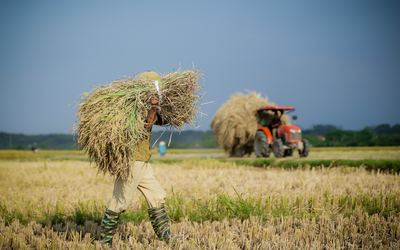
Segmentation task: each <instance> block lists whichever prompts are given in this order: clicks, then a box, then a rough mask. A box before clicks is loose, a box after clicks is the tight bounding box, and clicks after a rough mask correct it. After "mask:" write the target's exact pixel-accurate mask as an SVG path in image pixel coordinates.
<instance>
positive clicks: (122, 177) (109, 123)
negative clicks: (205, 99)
mask: <svg viewBox="0 0 400 250" xmlns="http://www.w3.org/2000/svg"><path fill="white" fill-rule="evenodd" d="M201 76H202V72H198V71H194V70H187V71H183V72H173V73H171V74H169V75H167V76H165V77H163V78H160V76H159V75H158V74H157V73H156V72H150V71H149V72H145V73H143V74H141V75H140V76H139V77H138V78H135V79H130V82H129V81H127V82H114V83H112V84H111V85H110V86H109V87H102V88H100V89H98V90H96V92H94V93H92V94H86V95H84V97H87V99H85V100H84V101H82V102H81V104H80V105H79V109H78V112H77V113H78V115H77V116H78V119H77V120H78V121H79V125H78V128H77V129H75V130H77V131H78V143H79V145H80V146H81V147H83V148H85V149H86V152H87V153H88V154H89V158H91V159H93V160H95V161H96V165H97V167H98V168H99V171H100V172H103V173H109V174H111V175H112V176H115V177H116V179H115V184H114V192H113V195H112V198H111V202H110V204H109V206H108V208H106V210H105V213H104V216H103V219H102V221H101V239H100V241H101V244H102V245H105V244H107V245H111V242H112V238H113V235H114V233H115V232H116V230H117V227H118V223H119V220H120V216H121V214H122V213H123V212H124V211H125V210H126V209H127V208H128V207H129V205H130V203H131V202H132V199H133V196H134V194H135V191H136V189H138V190H139V191H140V192H141V193H142V194H143V195H144V197H145V198H146V201H147V204H148V206H149V210H148V213H149V217H150V220H151V224H152V226H153V229H154V232H155V234H156V235H157V236H158V238H159V239H160V240H162V241H164V242H166V243H167V244H169V243H170V242H171V243H172V244H175V243H176V242H178V241H184V240H186V239H187V238H188V237H189V235H188V234H186V233H185V234H183V235H174V234H171V232H170V222H169V219H168V217H167V213H166V211H165V207H164V204H165V198H166V192H165V190H164V189H163V188H162V186H161V184H160V183H159V182H158V180H157V179H156V177H155V176H154V171H153V168H152V166H151V164H150V163H149V160H150V158H151V153H150V139H151V130H152V126H153V124H156V125H160V126H162V125H166V124H168V125H169V126H170V127H174V128H175V129H182V128H181V126H183V125H184V124H191V125H193V119H194V118H195V113H196V112H197V111H198V110H199V107H198V105H197V104H196V102H197V101H199V100H200V98H201V97H200V96H199V94H198V93H199V90H200V89H201V88H200V87H199V86H198V85H197V80H198V79H199V77H201ZM149 82H150V83H149ZM125 85H127V86H128V87H126V86H125ZM124 86H125V87H124ZM138 89H139V92H138V91H137V90H138ZM133 90H135V91H136V92H133ZM155 90H156V91H155ZM146 91H147V92H146ZM126 93H135V94H134V96H133V97H131V96H129V95H127V94H126ZM143 93H145V95H143ZM143 96H144V97H143ZM143 98H144V99H145V100H146V99H147V100H148V103H145V102H144V101H143ZM141 101H142V102H143V103H141ZM135 105H136V106H135ZM98 106H99V107H98ZM127 107H130V108H132V107H135V109H134V110H133V109H128V108H127ZM116 109H118V112H116V111H115V110H116ZM139 109H140V110H139ZM143 110H144V111H143ZM146 110H147V111H146ZM124 112H125V113H126V114H125V113H124ZM132 112H134V113H135V116H134V119H129V117H130V115H131V113H132ZM124 114H125V117H127V118H125V119H122V121H123V122H125V123H126V124H125V126H121V128H119V127H118V125H119V124H121V123H123V122H121V118H120V117H121V116H124ZM116 121H117V122H116ZM137 124H139V126H137ZM127 128H128V129H127ZM132 128H133V129H132ZM114 130H117V132H119V134H115V131H114ZM138 131H139V132H138ZM141 131H145V133H144V134H143V133H142V134H140V132H141ZM135 133H136V134H135ZM121 138H122V139H121ZM132 141H134V142H136V143H135V145H134V149H131V147H129V146H130V143H132Z"/></svg>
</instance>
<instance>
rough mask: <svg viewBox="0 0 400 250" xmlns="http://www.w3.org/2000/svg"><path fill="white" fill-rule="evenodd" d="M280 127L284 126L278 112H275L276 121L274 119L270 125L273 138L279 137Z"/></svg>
mask: <svg viewBox="0 0 400 250" xmlns="http://www.w3.org/2000/svg"><path fill="white" fill-rule="evenodd" d="M280 125H282V122H281V119H280V117H279V115H278V112H277V111H275V113H274V119H272V121H271V124H270V125H269V126H270V130H271V133H272V135H273V136H275V137H277V130H278V127H279V126H280Z"/></svg>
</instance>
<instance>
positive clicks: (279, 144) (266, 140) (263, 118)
mask: <svg viewBox="0 0 400 250" xmlns="http://www.w3.org/2000/svg"><path fill="white" fill-rule="evenodd" d="M294 110H295V109H294V107H290V106H263V107H261V108H260V109H258V110H257V114H258V118H259V121H260V123H259V125H258V130H257V134H256V136H255V140H254V152H255V153H256V155H257V157H269V155H270V151H271V150H270V149H272V151H273V152H274V155H275V157H285V156H293V152H294V150H298V151H299V154H300V156H302V157H306V156H307V155H308V152H309V148H310V144H309V143H308V141H307V140H305V139H302V138H301V128H300V127H299V126H295V125H289V124H282V123H281V121H280V118H281V117H282V115H283V114H287V113H289V112H293V111H294Z"/></svg>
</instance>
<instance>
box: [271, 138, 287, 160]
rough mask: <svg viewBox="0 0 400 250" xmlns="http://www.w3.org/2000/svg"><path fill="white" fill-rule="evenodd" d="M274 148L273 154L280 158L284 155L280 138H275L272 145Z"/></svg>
mask: <svg viewBox="0 0 400 250" xmlns="http://www.w3.org/2000/svg"><path fill="white" fill-rule="evenodd" d="M272 149H273V150H274V155H275V157H276V158H281V157H283V156H284V153H285V150H284V149H283V143H282V140H281V139H275V140H274V144H273V146H272Z"/></svg>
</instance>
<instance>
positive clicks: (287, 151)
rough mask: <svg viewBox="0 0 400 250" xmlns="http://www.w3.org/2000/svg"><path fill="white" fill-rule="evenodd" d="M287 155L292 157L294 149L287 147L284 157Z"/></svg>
mask: <svg viewBox="0 0 400 250" xmlns="http://www.w3.org/2000/svg"><path fill="white" fill-rule="evenodd" d="M286 156H290V157H292V156H293V149H286V150H285V154H284V157H286Z"/></svg>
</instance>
